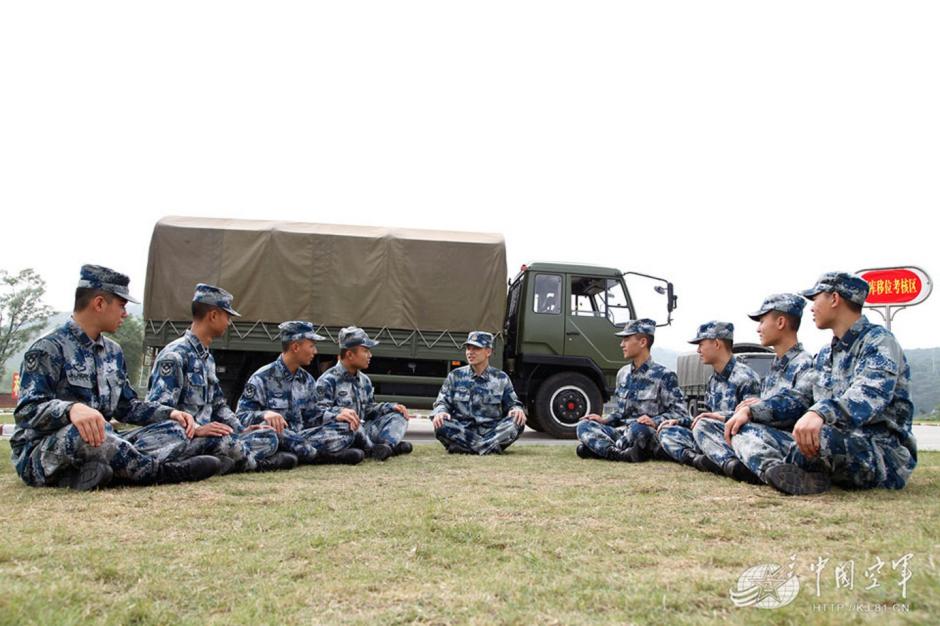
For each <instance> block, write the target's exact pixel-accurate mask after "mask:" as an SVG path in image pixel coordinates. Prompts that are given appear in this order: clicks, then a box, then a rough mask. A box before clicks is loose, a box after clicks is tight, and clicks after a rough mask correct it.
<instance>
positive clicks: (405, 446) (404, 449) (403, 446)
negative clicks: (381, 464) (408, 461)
mask: <svg viewBox="0 0 940 626" xmlns="http://www.w3.org/2000/svg"><path fill="white" fill-rule="evenodd" d="M413 449H414V447H413V446H412V445H411V442H409V441H399V442H398V443H396V444H395V447H394V448H392V454H394V455H395V456H398V455H400V454H411V451H412V450H413Z"/></svg>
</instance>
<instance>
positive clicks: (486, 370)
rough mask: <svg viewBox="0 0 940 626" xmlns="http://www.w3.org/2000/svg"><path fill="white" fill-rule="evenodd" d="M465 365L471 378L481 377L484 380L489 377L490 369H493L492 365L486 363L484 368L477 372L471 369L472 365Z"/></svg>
mask: <svg viewBox="0 0 940 626" xmlns="http://www.w3.org/2000/svg"><path fill="white" fill-rule="evenodd" d="M467 367H469V368H470V376H472V377H473V378H482V379H484V380H485V379H487V378H489V377H490V370H491V369H493V366H492V365H488V366H487V367H486V369H485V370H483V371H482V372H481V373H479V374H477V373H476V372H474V371H473V367H472V366H470V365H468V366H467Z"/></svg>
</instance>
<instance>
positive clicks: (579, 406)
mask: <svg viewBox="0 0 940 626" xmlns="http://www.w3.org/2000/svg"><path fill="white" fill-rule="evenodd" d="M602 410H603V404H602V401H601V392H600V390H599V389H598V388H597V385H595V384H594V383H593V381H591V379H590V378H588V377H587V376H584V375H582V374H577V373H574V372H562V373H560V374H554V375H553V376H550V377H549V378H547V379H546V380H545V382H543V383H542V385H541V386H540V387H539V391H538V393H537V394H536V396H535V412H536V414H537V415H538V421H539V424H540V425H541V426H542V428H543V430H544V431H545V432H546V433H548V434H550V435H552V436H553V437H558V438H561V439H574V437H575V428H576V427H577V425H578V421H579V420H580V419H581V418H582V417H584V416H585V415H588V414H589V413H598V414H600V413H601V411H602Z"/></svg>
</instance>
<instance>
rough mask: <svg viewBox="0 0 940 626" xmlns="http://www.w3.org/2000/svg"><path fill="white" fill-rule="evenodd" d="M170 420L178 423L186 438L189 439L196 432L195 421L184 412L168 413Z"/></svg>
mask: <svg viewBox="0 0 940 626" xmlns="http://www.w3.org/2000/svg"><path fill="white" fill-rule="evenodd" d="M170 419H171V420H173V421H174V422H176V423H178V424H179V425H180V426H182V427H183V429H184V430H185V431H186V436H187V437H189V438H190V439H192V438H193V434H195V432H196V420H194V419H193V416H192V415H190V414H189V413H187V412H186V411H173V412H171V413H170Z"/></svg>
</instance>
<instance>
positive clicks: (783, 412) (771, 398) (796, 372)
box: [692, 293, 813, 484]
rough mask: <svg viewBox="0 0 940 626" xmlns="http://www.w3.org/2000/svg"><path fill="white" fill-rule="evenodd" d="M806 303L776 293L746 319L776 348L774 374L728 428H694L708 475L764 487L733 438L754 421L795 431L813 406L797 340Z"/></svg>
mask: <svg viewBox="0 0 940 626" xmlns="http://www.w3.org/2000/svg"><path fill="white" fill-rule="evenodd" d="M805 302H806V301H805V300H804V299H803V298H802V297H800V296H798V295H796V294H792V293H781V294H775V295H772V296H769V297H767V299H765V300H764V302H763V304H762V305H761V307H760V309H758V310H757V311H756V312H754V313H751V314H750V315H749V316H748V317H750V318H751V319H752V320H754V321H755V322H757V334H758V336H759V337H760V342H761V345H764V346H770V347H772V348H773V349H774V352H775V353H776V356H775V357H774V360H773V362H772V363H771V365H770V373H769V374H767V377H766V378H764V380H763V382H761V393H760V398H747V399H745V400H744V401H743V402H741V403H740V404H739V405H738V406H737V408H736V409H735V412H734V415H732V416H731V418H730V419H729V420H728V421H726V422H724V423H721V421H720V420H712V419H701V420H699V422H698V424H696V425H695V428H693V429H692V436H693V437H694V438H695V443H697V444H698V446H699V448H700V449H701V450H702V453H703V454H704V458H703V459H701V460H700V463H701V465H703V466H704V467H705V468H706V469H708V470H709V471H712V472H714V473H716V474H718V475H721V476H728V477H730V478H734V479H735V480H739V481H744V482H749V483H751V484H762V481H761V480H760V478H758V476H757V474H755V473H754V472H752V471H751V470H750V469H748V467H747V465H745V464H744V463H743V462H742V461H741V460H739V459H738V457H737V455H736V454H735V453H734V449H733V448H732V447H731V438H732V437H733V436H734V435H735V434H737V432H738V431H739V430H740V429H741V427H742V426H744V425H745V424H747V423H748V422H750V421H751V420H752V419H753V420H754V422H756V423H759V424H767V425H770V426H773V427H774V428H779V429H781V430H787V431H789V430H792V428H793V424H795V423H796V420H798V419H799V418H800V416H801V415H803V413H804V412H805V411H806V409H807V408H809V405H810V404H811V403H812V396H813V357H812V356H811V355H810V354H809V353H808V352H807V351H806V350H804V349H803V345H802V344H801V343H800V342H799V339H798V338H797V331H798V330H799V329H800V320H801V319H802V317H803V306H804V304H805Z"/></svg>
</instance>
